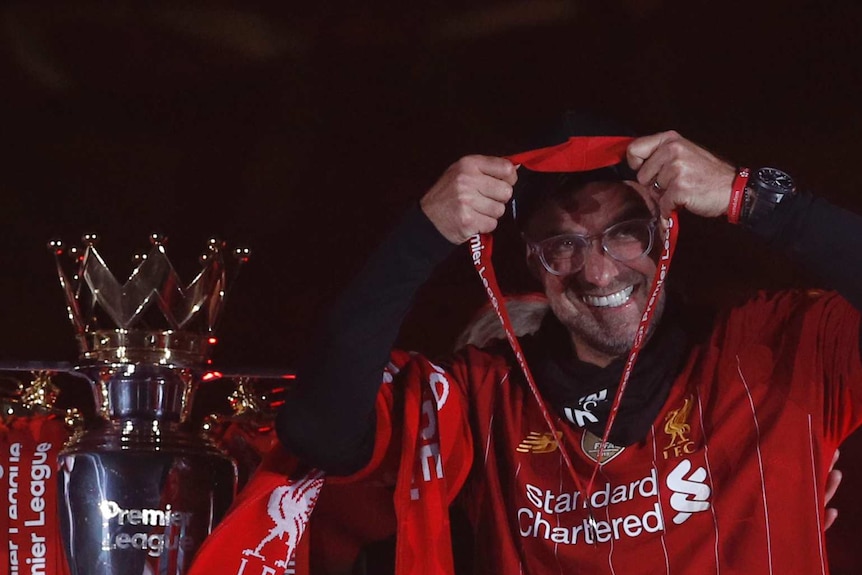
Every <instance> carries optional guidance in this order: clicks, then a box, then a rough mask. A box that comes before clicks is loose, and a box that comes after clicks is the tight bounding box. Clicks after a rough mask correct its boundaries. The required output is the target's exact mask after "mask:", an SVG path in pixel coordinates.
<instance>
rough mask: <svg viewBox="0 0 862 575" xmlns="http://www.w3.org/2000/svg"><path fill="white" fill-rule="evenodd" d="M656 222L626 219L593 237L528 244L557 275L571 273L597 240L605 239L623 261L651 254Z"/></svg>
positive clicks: (574, 236)
mask: <svg viewBox="0 0 862 575" xmlns="http://www.w3.org/2000/svg"><path fill="white" fill-rule="evenodd" d="M656 221H657V220H656V218H652V219H649V220H647V219H642V220H626V221H624V222H619V223H616V224H614V225H612V226H610V227H608V228H607V229H605V231H603V232H601V233H598V234H593V235H591V236H585V235H581V234H562V235H559V236H553V237H550V238H546V239H544V240H542V241H540V242H529V243H528V244H527V245H528V246H529V248H530V252H531V253H534V254H538V255H539V259H540V260H541V262H542V265H543V266H545V269H546V270H548V272H550V273H552V274H554V275H555V276H563V275H569V274H574V273H577V272H579V271H580V270H581V269H582V268H583V267H584V262H585V260H586V253H587V250H588V249H590V247H591V246H592V245H593V241H595V240H601V243H602V250H603V251H604V252H605V253H606V254H608V255H609V256H611V257H612V258H614V259H615V260H617V261H619V262H627V261H631V260H634V259H637V258H639V257H641V256H642V255H644V254H647V253H649V251H650V250H651V249H652V244H653V238H654V237H655V227H656Z"/></svg>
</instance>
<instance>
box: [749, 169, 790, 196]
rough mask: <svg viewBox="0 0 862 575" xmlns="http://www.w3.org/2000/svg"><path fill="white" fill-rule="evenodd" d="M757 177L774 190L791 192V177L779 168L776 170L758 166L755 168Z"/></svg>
mask: <svg viewBox="0 0 862 575" xmlns="http://www.w3.org/2000/svg"><path fill="white" fill-rule="evenodd" d="M757 179H758V180H760V181H761V182H762V183H763V185H764V186H767V187H769V188H771V189H773V190H775V191H779V192H793V188H794V184H793V178H791V177H790V175H788V174H787V173H786V172H782V171H781V170H777V169H775V168H760V169H759V170H757Z"/></svg>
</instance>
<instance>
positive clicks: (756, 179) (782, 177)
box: [741, 168, 796, 226]
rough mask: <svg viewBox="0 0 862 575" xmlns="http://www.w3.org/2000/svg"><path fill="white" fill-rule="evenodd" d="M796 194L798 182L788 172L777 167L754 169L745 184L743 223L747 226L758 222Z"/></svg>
mask: <svg viewBox="0 0 862 575" xmlns="http://www.w3.org/2000/svg"><path fill="white" fill-rule="evenodd" d="M795 194H796V184H795V183H794V181H793V178H791V177H790V175H789V174H788V173H787V172H782V171H781V170H779V169H777V168H758V169H756V170H754V171H753V172H752V173H751V176H750V177H749V178H748V182H747V183H746V185H745V196H744V198H743V205H742V217H741V220H742V223H743V224H745V225H747V226H752V225H754V224H756V223H757V222H759V221H760V220H762V219H763V218H765V217H768V216H769V214H771V213H772V212H773V210H775V208H776V207H777V206H778V204H780V203H781V202H783V201H785V200H786V199H788V198H790V197H792V196H793V195H795Z"/></svg>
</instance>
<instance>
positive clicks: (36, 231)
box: [0, 0, 862, 573]
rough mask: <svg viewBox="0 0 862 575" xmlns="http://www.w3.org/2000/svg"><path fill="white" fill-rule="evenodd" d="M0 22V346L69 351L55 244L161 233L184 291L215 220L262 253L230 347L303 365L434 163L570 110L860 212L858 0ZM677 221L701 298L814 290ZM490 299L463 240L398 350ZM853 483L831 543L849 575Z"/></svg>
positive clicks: (493, 144) (737, 238)
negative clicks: (760, 170)
mask: <svg viewBox="0 0 862 575" xmlns="http://www.w3.org/2000/svg"><path fill="white" fill-rule="evenodd" d="M0 19H2V22H0V24H2V26H0V41H2V44H0V152H2V154H0V222H2V225H0V266H2V267H0V320H2V326H3V329H2V330H0V359H3V360H56V361H74V360H75V358H76V354H77V351H76V347H75V343H74V340H73V337H72V329H71V325H70V324H69V323H68V320H67V318H66V311H65V308H64V302H63V299H62V294H61V291H60V288H59V284H58V281H57V277H56V274H55V272H54V264H53V261H52V258H51V256H50V255H49V253H48V251H47V249H46V248H45V245H46V243H47V241H48V240H50V239H54V238H61V239H63V240H65V241H66V242H69V243H76V242H77V241H78V240H79V238H80V236H81V235H82V234H83V233H85V232H95V233H98V234H99V235H100V236H101V237H102V241H101V244H100V247H101V250H102V253H103V255H104V256H105V258H106V260H107V261H108V264H109V265H110V266H111V267H112V268H113V269H114V270H115V273H116V274H117V276H118V277H119V278H120V279H121V280H123V279H124V278H126V277H128V274H129V273H130V271H131V264H130V256H131V254H133V253H134V252H137V251H140V250H142V249H144V248H146V247H147V246H148V241H147V238H148V236H149V234H150V233H151V232H163V233H165V234H167V235H168V236H169V244H168V253H169V254H170V255H171V257H172V259H173V260H174V263H175V266H176V267H177V268H178V271H179V272H180V274H181V276H182V277H183V278H184V279H185V280H186V281H190V280H191V278H192V277H193V275H194V274H195V273H196V272H197V269H198V268H197V266H196V257H197V255H198V254H199V253H201V252H202V251H203V246H204V244H205V242H206V240H207V239H208V238H209V237H210V236H213V235H215V236H218V237H220V238H222V239H224V240H225V241H227V242H228V244H229V246H236V245H244V246H248V247H250V248H251V250H252V252H253V254H252V258H251V261H250V262H249V263H248V265H247V266H245V267H244V269H243V270H242V272H241V274H240V277H239V279H238V281H237V283H236V285H235V286H234V287H233V288H232V290H231V292H230V294H229V296H228V302H227V306H226V310H225V314H224V320H223V322H222V324H221V325H220V327H219V335H220V343H219V347H218V348H217V351H216V354H215V359H216V362H217V363H218V364H220V365H225V366H258V367H260V366H266V367H274V368H286V369H288V368H290V366H292V365H293V363H294V361H295V358H296V357H297V356H298V355H299V354H300V353H301V352H302V348H303V345H304V344H305V342H306V341H307V339H308V334H309V329H310V326H311V325H312V323H313V322H314V320H315V319H316V318H317V317H318V316H319V314H320V313H321V311H322V310H323V309H324V308H325V306H326V305H327V303H328V302H329V301H330V300H331V298H332V297H333V296H334V294H335V293H336V292H337V291H338V289H339V288H340V287H341V286H342V285H343V284H344V282H345V281H347V279H348V278H349V277H350V276H351V275H352V274H353V273H354V272H355V271H356V270H357V268H358V266H359V265H361V262H362V261H363V260H364V258H365V257H366V256H367V255H368V253H369V251H370V250H371V249H372V248H373V247H374V245H375V244H376V243H377V242H378V241H379V240H380V239H381V237H382V235H383V234H384V233H386V231H387V230H388V229H389V227H390V226H391V225H392V222H393V220H395V219H396V218H398V217H399V215H400V214H401V212H402V211H403V210H404V208H405V207H406V206H407V205H408V204H409V203H410V202H413V201H415V200H416V199H417V198H418V197H419V196H420V195H421V193H422V192H423V191H424V190H425V189H426V188H427V187H428V186H429V185H431V184H432V183H433V181H434V180H435V179H436V177H437V176H438V175H439V174H440V173H441V172H442V171H443V169H445V168H446V167H447V166H448V165H449V164H450V163H452V162H453V161H455V160H456V159H457V158H458V157H459V156H461V155H463V154H466V153H485V154H505V153H510V152H515V151H519V148H518V146H519V144H520V142H522V141H523V138H524V137H525V136H527V135H529V134H531V133H532V131H533V129H534V128H535V127H536V126H538V125H540V124H541V123H542V122H544V121H546V120H547V119H548V118H550V117H552V116H554V115H555V114H557V113H558V112H560V111H561V110H563V109H566V108H580V109H590V110H594V111H599V112H602V113H607V114H611V115H614V116H616V117H618V118H620V119H621V120H623V121H624V122H625V123H628V124H629V125H631V126H632V127H634V128H635V129H636V130H637V131H639V132H641V133H646V132H650V131H654V130H659V129H669V128H674V129H677V130H679V131H680V132H681V133H682V134H683V135H685V136H687V137H689V138H691V139H693V140H695V141H698V142H700V143H702V144H703V145H706V146H707V147H709V148H710V149H712V150H714V151H715V152H716V153H718V154H720V155H722V156H725V157H727V158H729V159H731V160H732V161H734V162H736V163H740V164H746V165H750V166H757V165H764V164H771V165H776V166H780V167H782V168H784V169H786V170H788V171H790V172H791V173H793V174H794V175H795V176H796V178H797V180H798V181H799V182H800V183H801V184H802V186H804V187H808V188H812V189H814V190H816V191H817V193H819V194H820V195H822V196H825V197H827V198H829V199H831V200H833V201H834V202H836V203H838V204H841V205H843V206H845V207H848V208H850V209H853V210H855V211H862V197H860V194H859V193H858V183H857V180H858V177H857V172H858V165H859V162H858V161H857V155H858V153H859V149H860V146H859V145H858V143H857V138H858V135H859V134H860V133H862V129H860V128H862V119H860V115H859V114H858V113H857V109H858V106H859V103H860V102H862V59H860V57H859V56H858V55H857V53H858V48H859V44H860V41H859V31H860V29H862V4H859V3H857V2H854V1H851V0H841V1H837V2H829V3H823V2H813V1H808V2H806V1H801V0H789V1H783V2H778V1H775V0H768V1H762V2H743V1H738V0H737V1H733V2H721V3H718V2H707V1H702V0H695V1H691V0H689V1H679V0H642V1H638V0H627V1H605V2H587V1H586V0H581V1H575V0H571V1H555V0H541V1H533V2H528V1H522V2H518V1H515V0H513V1H502V0H493V1H492V0H484V1H474V2H463V1H461V2H459V1H455V0H447V1H444V2H435V3H429V4H418V3H417V4H415V5H411V4H410V3H396V2H384V1H382V0H376V1H375V0H370V1H369V2H366V3H361V4H360V3H348V2H336V1H334V0H332V1H322V2H314V3H304V4H302V5H297V3H292V2H274V1H264V0H258V1H246V2H227V1H224V2H206V3H204V2H191V1H187V0H185V1H182V2H179V1H174V2H150V3H140V4H138V3H95V2H92V3H91V2H75V3H72V2H10V1H4V2H0ZM681 229H682V235H681V239H680V242H681V243H680V247H679V252H678V257H677V261H676V263H675V269H674V272H675V275H676V281H677V282H679V283H681V284H685V285H686V286H687V287H688V288H689V289H690V290H691V293H693V294H696V296H697V297H701V298H703V299H704V301H706V302H708V303H721V302H723V301H726V300H727V299H730V298H734V297H736V296H738V295H740V294H744V293H746V292H747V291H748V290H750V289H752V288H754V287H757V286H761V287H762V286H783V285H790V284H804V283H809V282H810V279H809V278H808V277H807V276H806V275H805V273H804V271H803V270H798V269H796V268H794V267H793V266H792V265H789V264H788V263H787V262H785V261H783V259H782V258H781V257H778V256H776V255H775V254H770V253H766V252H764V251H763V250H762V249H761V248H760V246H759V245H757V244H756V242H753V241H751V239H750V238H748V237H746V236H745V235H744V233H743V232H742V231H741V230H736V229H730V228H729V227H728V226H727V225H726V224H724V223H722V222H718V221H716V222H702V221H697V220H693V219H691V218H685V219H684V220H683V222H682V226H681ZM498 241H499V242H500V247H499V248H498V253H499V254H500V255H501V259H503V260H504V261H502V262H501V263H500V275H501V279H502V281H503V283H504V284H505V286H506V287H507V288H508V289H510V290H513V291H516V290H522V289H527V288H528V287H529V282H528V280H526V279H525V278H524V274H523V270H522V269H521V267H520V266H519V265H516V264H512V263H510V262H512V261H518V260H519V258H518V257H514V258H508V260H506V258H505V255H506V254H509V255H511V254H513V253H515V254H519V253H520V252H519V247H518V246H517V244H516V242H515V241H513V240H511V239H506V238H505V237H504V238H501V239H500V240H498ZM482 297H483V296H482V292H481V291H480V290H479V286H478V284H477V282H476V280H475V279H474V278H473V276H472V271H471V270H470V268H469V266H468V264H467V257H466V254H465V253H463V252H458V255H456V256H453V258H452V259H451V261H449V262H447V264H446V265H445V266H444V269H442V270H440V273H439V274H437V275H435V277H434V278H433V280H432V282H431V284H430V285H429V286H428V288H427V289H426V290H424V291H423V292H422V294H421V296H420V298H419V301H418V303H417V306H416V308H415V309H414V312H413V317H411V321H410V323H409V325H408V326H407V327H406V328H405V330H404V332H403V334H402V342H401V343H402V344H403V345H405V346H408V347H414V348H418V347H421V348H422V349H423V350H425V351H426V352H428V353H431V354H436V353H443V352H445V350H446V349H447V348H448V346H449V345H450V343H451V341H452V340H453V338H454V336H455V334H456V333H457V332H458V330H459V329H460V327H461V326H462V325H463V324H464V322H465V321H467V319H468V317H469V314H470V312H471V311H472V310H473V309H475V307H476V306H478V305H480V304H481V303H482ZM848 449H849V447H848ZM855 459H856V457H855V456H852V455H850V454H847V455H845V459H844V461H843V462H842V464H841V465H842V466H843V467H844V468H845V470H846V471H847V472H848V474H851V473H852V472H853V471H854V466H855V463H854V462H855ZM855 483H856V480H848V481H845V485H844V486H843V488H842V495H841V496H842V497H844V498H845V499H844V503H843V507H842V519H840V520H839V525H838V526H837V527H836V528H835V529H834V530H833V532H832V534H831V535H830V546H831V547H830V550H831V552H832V553H833V557H834V559H833V563H834V564H835V566H836V571H839V569H838V568H839V567H841V565H842V561H845V560H844V559H843V558H842V557H841V556H839V555H838V553H843V552H844V551H846V550H848V549H849V543H847V541H851V540H853V539H852V537H853V528H852V522H853V519H854V517H853V514H854V513H855V511H854V509H855V507H854V506H856V503H855V499H856V498H855V497H854V495H853V492H854V490H855V488H856V485H855ZM842 525H843V526H842ZM842 529H843V531H842ZM842 537H843V538H844V539H842ZM848 538H850V539H848ZM836 542H837V543H836ZM857 547H858V545H857ZM848 564H849V563H848ZM847 569H848V570H847V571H845V572H848V573H849V572H851V570H852V569H853V567H852V566H851V567H848V568H847Z"/></svg>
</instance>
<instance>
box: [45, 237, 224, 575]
mask: <svg viewBox="0 0 862 575" xmlns="http://www.w3.org/2000/svg"><path fill="white" fill-rule="evenodd" d="M87 240H90V242H89V245H88V246H87V248H86V250H85V251H84V252H83V255H81V254H80V253H75V252H73V253H72V255H73V256H74V259H75V261H76V263H77V265H78V266H79V268H78V270H77V271H76V273H75V274H74V275H71V274H66V273H65V272H64V270H63V268H62V265H61V263H60V261H59V258H60V255H61V254H62V253H63V252H65V251H66V250H64V249H63V248H62V247H61V246H60V245H59V244H58V243H56V242H53V243H52V249H54V251H55V254H56V255H57V257H58V272H59V273H60V280H61V284H62V286H63V287H64V289H65V291H66V295H67V303H68V304H69V315H70V318H71V319H72V322H73V324H74V325H75V327H76V331H77V336H78V341H79V347H80V349H81V356H80V363H79V365H78V366H77V367H76V368H75V369H76V371H77V372H78V374H79V375H82V376H85V377H86V378H88V379H89V381H90V383H91V388H92V390H93V397H94V401H95V407H96V410H95V411H96V414H97V416H96V417H94V418H93V419H92V420H91V421H89V422H87V424H86V426H85V428H84V430H83V431H82V432H80V433H78V434H76V435H75V436H74V437H73V438H72V439H71V440H70V441H69V442H68V443H67V445H66V446H65V448H64V449H63V451H62V452H61V453H60V456H59V472H58V480H59V482H60V485H59V490H60V510H59V515H60V526H61V532H62V537H63V542H64V546H65V551H66V557H67V561H68V566H69V570H70V573H72V574H73V575H139V574H141V575H145V574H146V575H149V574H160V575H162V574H164V575H180V574H182V573H185V572H186V571H188V569H189V567H190V565H191V560H192V558H193V556H194V554H195V552H196V551H197V549H198V547H199V546H200V545H201V543H202V542H203V540H204V539H205V538H206V536H207V535H208V534H209V533H210V532H211V531H212V530H213V528H214V527H215V525H216V524H217V523H218V521H219V520H220V519H221V518H222V517H223V516H224V515H225V513H226V512H227V509H228V507H229V506H230V505H231V503H232V502H233V499H234V496H235V493H236V485H237V470H236V464H235V462H234V461H233V460H232V459H231V458H230V457H228V456H227V455H226V454H225V453H224V452H222V451H221V450H219V449H218V448H217V447H216V446H215V445H214V444H213V443H211V442H209V441H208V440H206V439H205V438H204V437H202V436H201V434H200V433H199V432H198V428H197V426H193V425H192V424H191V423H190V422H189V414H190V412H191V404H192V400H193V398H194V394H195V391H196V388H197V386H198V385H199V384H200V383H201V380H202V378H203V377H204V376H205V374H206V372H207V370H206V366H207V358H208V356H209V351H210V348H211V346H212V344H213V343H214V341H215V338H214V337H213V336H212V329H213V325H214V323H215V318H216V315H217V313H218V311H219V310H220V308H221V304H222V300H223V298H224V293H225V289H224V288H225V268H224V262H223V260H222V258H221V253H220V251H219V250H220V247H222V246H221V245H220V244H218V243H217V242H215V241H214V240H213V241H211V243H210V246H209V247H210V251H209V253H208V254H206V257H204V258H202V261H203V263H204V270H203V271H202V272H201V274H200V275H199V276H198V277H197V278H196V279H195V281H194V282H192V284H190V285H189V286H188V287H186V288H183V287H181V284H180V283H179V281H178V278H177V277H176V274H175V273H174V270H173V267H172V266H171V265H170V263H169V262H168V260H167V257H166V256H165V252H164V246H163V243H164V240H163V238H159V237H157V236H153V238H152V242H153V246H154V247H153V249H152V251H151V252H150V254H149V255H148V256H147V257H145V258H142V263H141V264H140V265H139V266H138V268H137V269H136V270H135V271H134V272H133V274H132V276H131V277H130V279H129V281H128V282H127V283H126V284H124V285H122V286H121V285H120V284H119V283H118V282H116V280H115V279H114V277H113V275H111V274H110V272H108V269H107V266H105V264H104V262H103V261H102V259H101V257H100V256H99V254H98V252H96V250H95V248H94V243H95V242H94V238H92V236H88V237H85V241H87ZM85 283H86V286H85V285H84V284H85ZM86 288H89V289H86ZM85 295H87V296H88V297H87V298H85V297H84V296H85ZM85 299H86V304H85V303H84V301H85ZM85 306H86V307H85ZM156 307H157V308H158V311H160V312H161V316H163V317H164V319H165V321H166V324H167V325H166V327H165V329H152V325H153V324H152V314H151V315H150V317H148V319H147V320H146V325H147V327H146V329H144V328H142V327H141V325H142V324H143V323H144V320H143V319H142V318H144V317H145V316H146V314H147V313H150V312H152V311H153V309H154V308H156ZM108 323H110V324H113V326H115V327H112V328H110V329H103V328H102V326H104V325H105V324H108Z"/></svg>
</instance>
